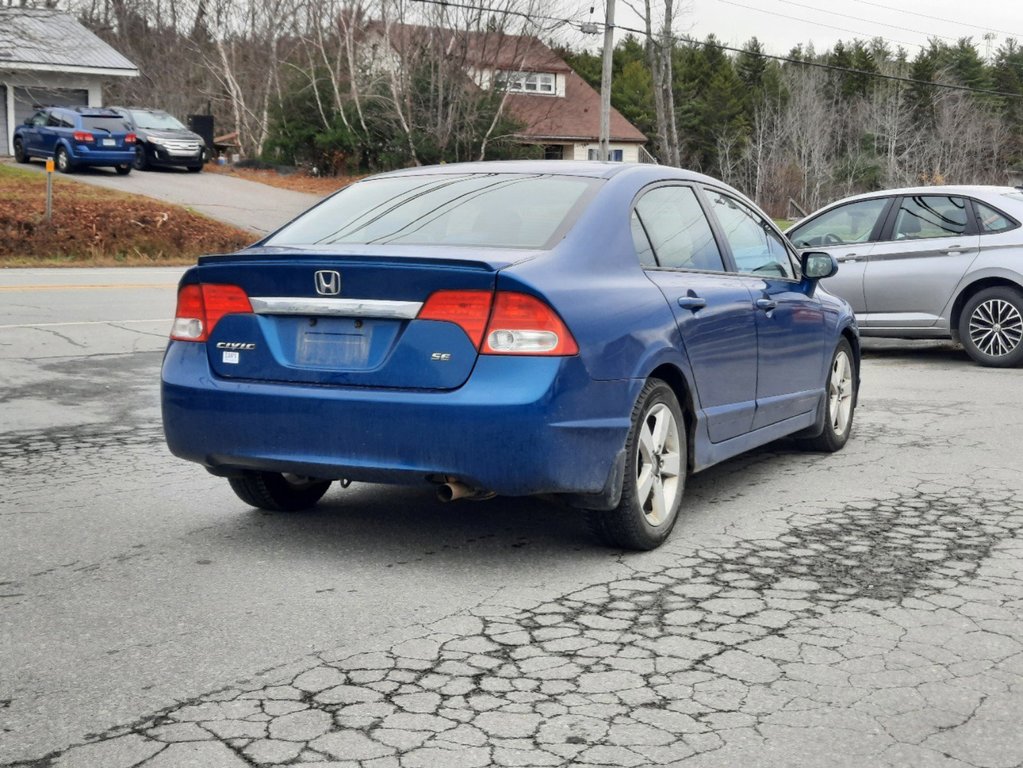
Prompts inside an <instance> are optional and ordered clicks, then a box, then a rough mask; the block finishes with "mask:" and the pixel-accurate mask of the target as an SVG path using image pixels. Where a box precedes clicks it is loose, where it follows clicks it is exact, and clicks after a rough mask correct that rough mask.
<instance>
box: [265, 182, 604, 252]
mask: <svg viewBox="0 0 1023 768" xmlns="http://www.w3.org/2000/svg"><path fill="white" fill-rule="evenodd" d="M597 183H598V182H597V180H595V179H587V178H580V177H576V176H546V175H523V174H510V173H476V174H464V175H443V174H438V175H430V176H422V175H416V176H389V177H386V178H379V179H368V180H366V181H361V182H358V183H356V184H352V185H351V186H350V187H347V188H345V189H343V190H342V191H340V192H338V193H337V194H336V195H334V196H333V197H331V198H330V199H328V200H326V201H325V202H324V203H323V204H322V205H319V206H317V207H316V208H314V209H313V210H311V211H309V212H308V213H306V214H305V215H303V216H300V217H299V218H298V219H296V220H295V221H293V222H292V223H291V224H289V225H287V226H286V227H285V228H284V229H282V230H281V231H280V232H278V233H277V234H276V235H274V236H273V237H271V238H270V239H269V240H267V241H266V243H265V244H266V245H314V244H331V243H356V244H370V243H398V244H403V245H450V246H458V245H464V246H484V247H493V248H545V247H549V246H550V245H552V244H553V243H552V240H553V239H554V237H555V235H557V234H559V233H560V232H561V231H562V225H564V224H566V223H567V222H568V220H569V218H570V215H571V214H572V213H573V211H574V209H575V207H576V206H577V205H582V204H583V199H584V195H585V193H586V192H587V191H588V190H590V189H594V188H595V185H596V184H597Z"/></svg>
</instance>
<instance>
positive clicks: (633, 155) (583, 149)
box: [565, 141, 639, 163]
mask: <svg viewBox="0 0 1023 768" xmlns="http://www.w3.org/2000/svg"><path fill="white" fill-rule="evenodd" d="M591 149H592V150H593V151H594V152H597V151H599V150H600V144H597V143H593V144H576V145H575V156H574V157H571V158H569V157H568V156H567V154H566V157H565V159H566V160H568V159H571V160H589V159H590V150H591ZM616 149H620V150H621V151H622V162H623V163H638V162H639V144H625V143H622V144H616V143H615V142H613V141H612V142H611V151H612V152H614V150H616Z"/></svg>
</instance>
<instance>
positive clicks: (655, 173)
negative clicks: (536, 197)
mask: <svg viewBox="0 0 1023 768" xmlns="http://www.w3.org/2000/svg"><path fill="white" fill-rule="evenodd" d="M463 173H522V174H550V175H554V176H585V177H590V178H601V179H610V178H613V177H617V176H634V177H643V176H648V177H649V178H650V179H651V180H656V179H677V180H679V181H699V182H703V183H706V184H715V185H717V186H725V185H724V183H723V182H721V181H718V180H717V179H714V178H711V177H710V176H705V175H703V174H702V173H696V172H695V171H687V170H684V169H682V168H672V167H670V166H664V165H654V164H650V163H611V162H608V163H601V162H597V161H587V160H486V161H481V162H473V163H447V164H444V165H429V166H419V167H416V168H405V169H402V170H397V171H389V172H386V173H381V174H377V175H376V176H374V177H373V178H385V177H388V176H410V175H411V176H417V175H437V174H463Z"/></svg>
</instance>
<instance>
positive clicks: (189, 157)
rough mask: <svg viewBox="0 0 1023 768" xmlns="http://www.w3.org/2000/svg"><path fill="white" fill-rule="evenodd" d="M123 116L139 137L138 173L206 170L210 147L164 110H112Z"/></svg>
mask: <svg viewBox="0 0 1023 768" xmlns="http://www.w3.org/2000/svg"><path fill="white" fill-rule="evenodd" d="M112 109H113V110H114V111H116V112H117V113H118V114H121V115H123V116H124V117H125V118H126V119H127V120H128V122H129V123H131V126H132V130H134V131H135V135H136V136H137V137H138V143H137V144H136V146H135V163H134V165H135V169H136V170H139V171H145V170H148V169H149V168H152V167H153V166H184V167H185V168H187V169H188V170H189V171H191V172H192V173H198V172H199V171H201V170H202V166H203V162H205V160H206V144H205V142H204V141H203V139H202V136H200V135H199V134H197V133H193V132H192V131H190V130H188V128H186V127H185V126H184V125H183V124H182V123H181V121H180V120H178V119H177V118H176V117H174V116H173V115H171V114H168V113H167V112H164V111H163V110H160V109H143V108H140V107H112Z"/></svg>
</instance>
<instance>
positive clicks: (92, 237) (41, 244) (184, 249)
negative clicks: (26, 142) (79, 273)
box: [0, 165, 253, 267]
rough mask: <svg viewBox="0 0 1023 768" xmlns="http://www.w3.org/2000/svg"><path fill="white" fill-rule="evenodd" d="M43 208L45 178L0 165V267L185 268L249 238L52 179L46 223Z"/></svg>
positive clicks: (185, 214)
mask: <svg viewBox="0 0 1023 768" xmlns="http://www.w3.org/2000/svg"><path fill="white" fill-rule="evenodd" d="M45 211H46V178H45V176H42V175H40V174H37V173H32V172H30V171H25V170H22V169H20V168H13V167H10V166H2V165H0V266H6V267H26V266H125V265H142V264H145V265H153V264H161V265H170V264H191V263H194V261H195V258H196V257H197V256H198V255H200V254H202V253H217V252H225V251H233V250H237V249H238V248H241V247H243V246H245V245H247V244H248V243H250V242H252V239H253V235H252V234H251V233H248V232H244V231H243V230H240V229H236V228H235V227H232V226H229V225H227V224H222V223H220V222H218V221H214V220H213V219H208V218H206V217H205V216H201V215H200V214H197V213H194V212H192V211H189V210H186V209H185V208H181V207H180V206H176V205H171V204H169V203H162V202H158V201H156V200H152V199H149V198H145V197H139V196H136V195H129V194H125V193H121V192H114V191H111V190H107V189H102V188H99V187H92V186H89V185H88V184H79V183H77V182H74V181H71V180H69V179H62V178H59V177H56V178H54V184H53V220H52V222H50V223H49V224H48V223H47V222H46V221H45V216H44V214H45Z"/></svg>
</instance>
